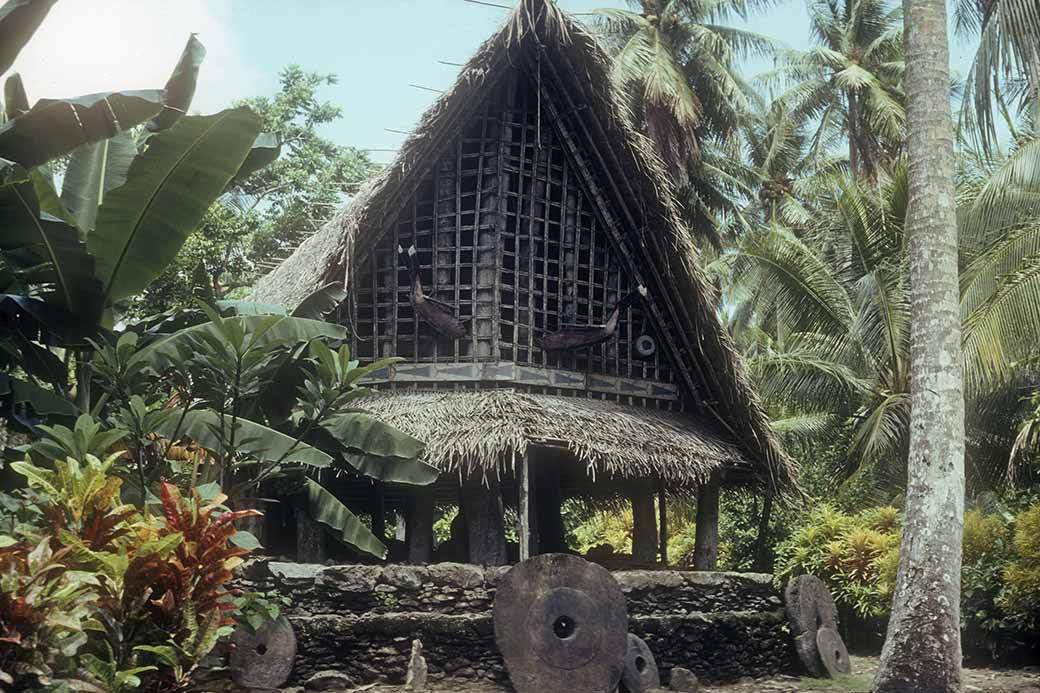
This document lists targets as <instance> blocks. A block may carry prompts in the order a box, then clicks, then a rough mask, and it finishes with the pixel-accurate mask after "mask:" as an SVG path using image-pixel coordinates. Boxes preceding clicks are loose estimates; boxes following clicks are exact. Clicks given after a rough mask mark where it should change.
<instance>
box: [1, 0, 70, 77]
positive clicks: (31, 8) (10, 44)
mask: <svg viewBox="0 0 1040 693" xmlns="http://www.w3.org/2000/svg"><path fill="white" fill-rule="evenodd" d="M56 1H57V0H8V1H7V3H5V4H4V6H3V7H0V74H3V73H5V72H7V69H8V68H9V67H11V65H12V64H13V63H14V59H15V58H17V57H18V54H19V53H20V52H21V51H22V48H24V47H25V44H26V43H28V41H29V39H30V38H32V35H33V34H35V33H36V30H37V29H38V28H39V27H40V23H41V22H43V18H44V17H46V16H47V13H48V12H50V10H51V7H52V6H53V5H54V3H55V2H56Z"/></svg>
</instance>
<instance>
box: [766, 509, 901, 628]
mask: <svg viewBox="0 0 1040 693" xmlns="http://www.w3.org/2000/svg"><path fill="white" fill-rule="evenodd" d="M899 537H900V518H899V512H898V511H897V510H896V509H895V508H870V509H868V510H864V511H863V512H860V513H858V514H854V515H853V514H848V513H844V512H842V511H841V510H838V509H836V508H834V507H832V506H830V505H826V504H824V505H821V506H819V507H818V508H816V509H815V510H813V511H812V512H811V513H810V514H809V516H808V517H807V518H806V521H805V522H804V523H803V524H802V526H800V527H799V528H798V529H796V530H795V531H794V533H792V535H791V537H790V538H789V539H788V540H787V541H785V542H784V543H783V544H782V545H781V546H780V547H779V549H778V550H777V556H778V560H779V563H778V565H777V570H776V575H777V579H778V581H782V580H785V579H786V578H788V577H791V576H794V575H800V574H802V573H810V574H812V575H816V576H818V577H820V578H821V579H823V580H824V581H826V582H827V583H828V584H829V585H830V587H831V591H832V592H833V594H834V600H835V602H837V603H838V605H839V606H840V607H845V609H847V610H851V611H852V612H854V613H855V614H857V615H859V616H860V617H876V616H881V615H883V614H884V613H885V612H886V611H887V610H888V607H889V602H890V601H891V599H892V584H893V583H894V576H889V575H888V571H889V569H890V567H891V566H892V565H894V564H895V563H896V562H897V561H898V553H899ZM893 556H895V558H894V557H893Z"/></svg>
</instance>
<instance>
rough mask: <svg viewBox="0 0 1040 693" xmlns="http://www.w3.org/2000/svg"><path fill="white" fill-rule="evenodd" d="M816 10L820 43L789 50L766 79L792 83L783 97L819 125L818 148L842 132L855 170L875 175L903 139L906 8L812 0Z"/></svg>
mask: <svg viewBox="0 0 1040 693" xmlns="http://www.w3.org/2000/svg"><path fill="white" fill-rule="evenodd" d="M809 15H810V21H811V25H812V32H813V35H814V37H815V39H816V41H817V42H818V45H817V46H816V47H815V48H813V49H811V50H808V51H787V52H786V53H785V54H784V55H783V57H784V59H785V64H784V65H782V66H781V67H779V68H778V69H776V70H774V71H772V72H770V73H767V74H766V75H763V76H762V77H761V78H760V79H762V80H763V81H764V82H765V83H767V84H774V83H779V84H782V85H785V86H786V91H784V92H783V93H781V94H780V95H779V96H778V97H777V101H778V102H779V103H780V104H782V105H783V107H784V108H785V110H788V111H790V112H791V113H792V114H793V115H795V116H796V117H797V118H798V119H800V120H801V122H805V123H813V124H814V125H815V133H814V134H813V136H812V141H813V146H814V148H820V144H821V143H822V142H824V141H825V140H826V139H827V138H828V137H831V136H833V134H834V132H836V131H837V132H840V133H842V134H843V135H844V137H845V138H846V139H847V140H848V148H849V163H850V165H851V167H852V170H853V171H854V172H855V173H857V174H866V175H873V174H874V173H875V172H876V171H877V169H878V168H879V167H880V165H881V163H882V162H883V161H885V160H887V159H891V158H892V157H893V156H894V155H895V154H897V153H898V151H899V150H900V149H901V146H902V138H903V122H904V119H905V112H904V108H903V102H904V96H903V93H902V88H901V80H902V76H903V53H902V43H901V42H902V23H901V21H900V19H901V16H902V14H901V11H900V9H899V8H898V7H894V6H891V5H890V4H889V3H888V2H887V1H886V0H810V3H809Z"/></svg>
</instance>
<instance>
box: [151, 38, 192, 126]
mask: <svg viewBox="0 0 1040 693" xmlns="http://www.w3.org/2000/svg"><path fill="white" fill-rule="evenodd" d="M205 57H206V47H205V46H203V45H202V42H201V41H199V40H198V39H197V38H195V34H192V35H191V36H189V37H188V43H187V44H186V45H185V46H184V51H183V52H182V53H181V57H180V60H178V61H177V66H176V67H175V68H174V69H173V74H172V75H170V79H169V80H168V81H167V82H166V90H165V91H166V96H165V98H164V99H163V107H162V110H161V111H160V112H159V115H157V116H155V117H154V118H152V119H151V120H150V121H149V122H148V130H149V131H150V132H160V131H162V130H166V129H168V128H170V127H173V124H174V123H176V122H177V121H178V120H179V119H180V117H181V116H182V115H184V114H185V113H187V112H188V108H189V107H190V106H191V100H192V99H193V98H194V97H195V83H196V81H197V80H198V78H199V67H200V66H201V65H202V61H203V59H205Z"/></svg>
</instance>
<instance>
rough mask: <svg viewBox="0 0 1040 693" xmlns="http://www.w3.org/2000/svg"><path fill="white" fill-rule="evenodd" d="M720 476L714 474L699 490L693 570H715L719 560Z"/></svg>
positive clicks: (716, 473)
mask: <svg viewBox="0 0 1040 693" xmlns="http://www.w3.org/2000/svg"><path fill="white" fill-rule="evenodd" d="M719 486H720V484H719V474H718V472H714V473H712V475H711V478H710V479H708V481H707V482H706V483H703V484H701V487H700V488H699V489H697V535H696V538H695V540H694V544H693V569H694V570H715V569H716V567H717V565H718V560H719Z"/></svg>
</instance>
